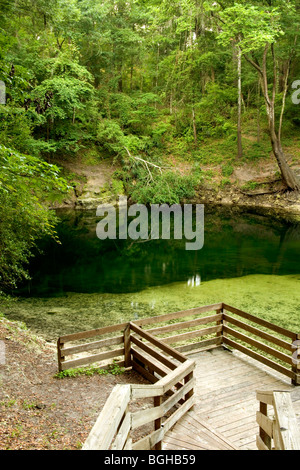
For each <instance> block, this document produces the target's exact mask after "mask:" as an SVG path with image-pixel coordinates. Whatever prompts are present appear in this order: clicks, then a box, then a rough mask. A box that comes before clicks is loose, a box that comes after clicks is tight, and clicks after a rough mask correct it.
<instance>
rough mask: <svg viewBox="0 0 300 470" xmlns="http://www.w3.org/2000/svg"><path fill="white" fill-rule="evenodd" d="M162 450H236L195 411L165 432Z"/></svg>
mask: <svg viewBox="0 0 300 470" xmlns="http://www.w3.org/2000/svg"><path fill="white" fill-rule="evenodd" d="M163 450H238V449H237V447H236V446H235V445H234V444H233V443H232V442H230V441H229V440H228V439H227V438H226V437H225V436H223V435H222V434H221V433H219V432H218V431H216V430H215V429H213V428H212V427H211V425H210V424H209V423H207V422H206V421H205V420H203V419H201V418H200V417H199V416H198V415H197V413H196V412H195V411H190V412H188V413H187V414H186V415H185V416H183V417H182V418H181V419H180V420H179V421H178V423H177V424H176V425H175V426H174V427H173V428H172V429H171V430H170V431H169V432H168V433H167V435H166V436H165V438H164V441H163Z"/></svg>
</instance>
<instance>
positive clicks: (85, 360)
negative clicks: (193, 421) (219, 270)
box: [57, 303, 300, 449]
mask: <svg viewBox="0 0 300 470" xmlns="http://www.w3.org/2000/svg"><path fill="white" fill-rule="evenodd" d="M207 312H213V314H211V315H208V316H207V315H206V316H204V314H206V313H207ZM153 325H155V327H153ZM199 326H200V328H199ZM203 326H205V327H204V328H203ZM245 332H247V335H246V334H245ZM99 336H100V337H101V339H97V340H96V341H91V342H83V343H82V341H86V340H87V339H90V338H96V337H99ZM232 338H234V339H232ZM261 339H262V340H263V341H264V342H262V341H260V340H261ZM299 339H300V335H299V334H296V333H294V332H292V331H290V330H288V329H286V328H283V327H281V326H277V325H274V324H273V323H270V322H267V321H266V320H264V319H262V318H258V317H255V316H253V315H251V314H248V313H246V312H243V311H242V310H239V309H237V308H234V307H231V306H229V305H227V304H224V303H218V304H213V305H208V306H204V307H197V308H194V309H190V310H184V311H180V312H174V313H169V314H165V315H159V316H157V317H151V318H142V319H139V320H136V321H134V322H129V323H122V324H118V325H113V326H107V327H103V328H98V329H95V330H92V331H86V332H81V333H75V334H71V335H65V336H62V337H60V338H59V339H58V342H57V347H58V367H59V370H60V371H63V370H66V369H70V368H74V367H78V366H82V365H86V364H91V363H95V362H97V363H99V364H100V366H101V367H102V368H105V367H109V366H110V364H111V359H113V360H114V361H115V364H117V365H119V366H124V367H125V368H133V369H134V370H136V371H137V372H138V373H140V374H141V375H142V376H144V377H145V378H146V379H147V380H148V381H149V382H150V384H151V385H144V386H141V385H122V386H120V385H118V386H116V387H115V389H114V390H113V392H112V394H111V396H110V397H109V399H108V402H107V403H106V405H105V407H104V408H103V410H102V412H101V414H100V416H99V418H98V420H97V422H96V424H95V426H94V428H93V430H92V431H91V434H90V435H89V437H88V439H87V441H86V442H85V444H84V449H92V448H97V449H108V448H109V447H111V448H113V449H152V448H155V449H160V448H161V441H162V439H163V436H164V435H165V433H166V432H167V430H168V429H170V427H172V426H173V425H174V424H175V423H176V422H177V420H178V419H179V418H180V417H181V416H183V414H184V413H186V412H187V411H188V410H189V409H190V408H191V407H192V406H193V386H194V382H193V372H192V371H193V367H194V363H193V362H192V361H190V360H188V358H187V356H186V355H185V354H186V353H189V354H191V353H195V352H197V351H203V350H207V349H212V348H215V347H220V346H223V347H226V348H228V349H231V348H232V349H236V350H239V351H241V352H242V353H244V354H246V355H248V356H250V357H252V358H253V359H255V360H257V361H259V362H261V363H263V364H265V365H267V366H268V367H270V368H272V369H274V370H276V371H278V372H280V373H282V374H284V375H285V376H287V377H289V378H290V379H291V380H292V383H293V384H295V385H299V384H300V370H299V362H300V361H299V360H295V352H294V351H295V344H297V345H298V343H299V341H297V340H299ZM171 345H172V346H171ZM298 349H299V348H298ZM95 351H98V352H97V353H96V354H95V353H94V352H95ZM258 351H262V352H263V354H264V355H263V354H261V353H260V352H258ZM286 351H288V353H286ZM298 352H299V351H298ZM107 360H109V361H110V362H108V363H107V362H106V361H107ZM286 364H288V366H289V367H287V366H286ZM136 398H144V399H146V400H148V399H149V398H153V404H152V406H151V407H150V408H149V407H148V408H147V409H146V410H138V411H132V410H130V407H131V406H132V405H133V404H134V400H135V399H136ZM261 413H263V412H262V411H261ZM261 419H262V420H263V419H264V418H261ZM149 423H152V425H151V426H152V427H153V426H154V431H151V432H148V431H147V432H146V434H145V436H144V437H143V438H142V439H139V440H135V441H134V442H133V443H132V435H133V434H132V433H134V431H135V430H136V428H137V427H140V426H144V425H149ZM259 443H260V444H261V442H260V441H259ZM262 443H265V441H264V440H262ZM261 445H262V444H261Z"/></svg>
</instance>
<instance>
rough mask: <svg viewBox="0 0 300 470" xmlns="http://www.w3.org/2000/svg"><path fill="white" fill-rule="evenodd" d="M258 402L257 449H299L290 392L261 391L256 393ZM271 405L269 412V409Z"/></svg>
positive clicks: (299, 444) (299, 443) (299, 441)
mask: <svg viewBox="0 0 300 470" xmlns="http://www.w3.org/2000/svg"><path fill="white" fill-rule="evenodd" d="M256 396H257V399H258V401H259V402H260V405H259V411H258V412H257V415H256V420H257V423H258V425H259V434H258V435H257V436H256V444H257V448H258V449H259V450H299V449H300V432H299V427H298V424H297V418H296V415H295V412H294V409H293V404H292V400H291V392H286V391H283V392H282V391H262V392H257V394H256ZM269 407H271V413H270V409H269Z"/></svg>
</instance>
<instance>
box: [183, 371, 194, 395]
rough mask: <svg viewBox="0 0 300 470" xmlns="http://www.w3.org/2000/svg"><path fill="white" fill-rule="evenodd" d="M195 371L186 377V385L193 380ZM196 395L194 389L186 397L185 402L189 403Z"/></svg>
mask: <svg viewBox="0 0 300 470" xmlns="http://www.w3.org/2000/svg"><path fill="white" fill-rule="evenodd" d="M193 377H194V371H192V372H190V373H189V374H188V375H187V376H186V377H184V384H186V383H188V382H189V381H190V380H193ZM193 395H194V389H193V388H192V389H191V390H190V391H189V392H188V393H187V394H186V395H185V396H184V400H185V401H188V399H189V398H191V397H192V396H193Z"/></svg>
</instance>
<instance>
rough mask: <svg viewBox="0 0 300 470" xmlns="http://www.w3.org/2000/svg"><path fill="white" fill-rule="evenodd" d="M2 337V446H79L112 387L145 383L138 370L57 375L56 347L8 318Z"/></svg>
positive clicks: (1, 320) (1, 327)
mask: <svg viewBox="0 0 300 470" xmlns="http://www.w3.org/2000/svg"><path fill="white" fill-rule="evenodd" d="M0 341H2V342H4V344H5V360H3V354H2V356H1V359H2V360H1V363H2V365H0V450H76V449H80V448H81V447H82V444H83V442H84V441H85V439H86V438H87V436H88V434H89V433H90V431H91V429H92V426H93V424H94V422H95V420H96V418H97V416H98V414H99V412H100V410H101V409H102V407H103V405H104V403H105V401H106V399H107V398H108V396H109V394H110V392H111V391H112V389H113V387H114V386H115V385H116V384H119V383H120V384H122V383H123V384H126V383H145V382H144V381H143V378H142V377H141V376H139V375H138V374H136V373H135V372H124V373H123V374H120V375H116V376H114V375H111V374H108V375H101V376H99V375H93V376H89V377H87V376H78V377H65V378H63V379H58V378H55V377H54V376H55V374H56V373H57V362H56V357H55V345H52V344H50V343H46V342H45V341H44V340H43V339H41V338H38V337H36V336H35V335H33V334H32V332H30V331H29V330H24V329H23V328H22V325H20V324H19V323H16V322H10V321H8V320H6V319H4V318H0ZM2 346H3V343H2Z"/></svg>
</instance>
